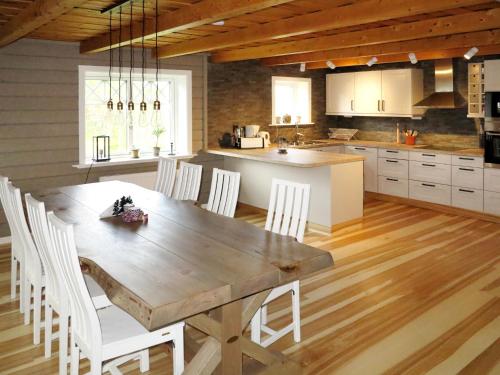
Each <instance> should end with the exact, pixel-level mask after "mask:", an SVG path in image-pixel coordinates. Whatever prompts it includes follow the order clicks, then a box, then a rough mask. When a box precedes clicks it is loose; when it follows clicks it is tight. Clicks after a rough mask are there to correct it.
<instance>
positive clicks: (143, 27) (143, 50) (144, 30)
mask: <svg viewBox="0 0 500 375" xmlns="http://www.w3.org/2000/svg"><path fill="white" fill-rule="evenodd" d="M144 3H145V2H144V1H143V2H142V101H143V102H144V69H145V65H146V50H145V49H144V34H145V33H146V29H145V26H146V24H145V23H146V14H145V11H144Z"/></svg>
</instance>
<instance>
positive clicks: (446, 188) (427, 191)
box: [409, 180, 451, 205]
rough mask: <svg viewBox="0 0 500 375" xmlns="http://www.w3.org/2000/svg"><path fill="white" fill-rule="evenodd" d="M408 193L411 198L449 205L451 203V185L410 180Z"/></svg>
mask: <svg viewBox="0 0 500 375" xmlns="http://www.w3.org/2000/svg"><path fill="white" fill-rule="evenodd" d="M409 195H410V198H411V199H418V200H420V201H425V202H431V203H437V204H446V205H449V204H450V203H451V186H450V185H442V184H435V183H432V182H422V181H413V180H410V182H409Z"/></svg>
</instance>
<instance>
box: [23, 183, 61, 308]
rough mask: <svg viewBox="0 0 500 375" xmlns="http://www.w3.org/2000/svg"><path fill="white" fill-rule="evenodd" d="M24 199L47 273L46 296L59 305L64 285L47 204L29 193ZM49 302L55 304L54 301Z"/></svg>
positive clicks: (34, 237)
mask: <svg viewBox="0 0 500 375" xmlns="http://www.w3.org/2000/svg"><path fill="white" fill-rule="evenodd" d="M24 199H25V201H26V209H27V211H28V219H29V223H30V227H31V232H32V234H33V239H34V241H35V244H36V247H37V249H38V254H39V255H40V259H41V261H42V265H43V269H44V271H45V296H46V298H53V299H55V301H56V302H57V303H59V304H61V303H62V299H63V296H64V294H62V290H61V289H62V285H63V284H62V280H61V275H59V274H58V273H57V266H56V265H55V264H54V263H55V261H54V248H53V245H52V241H51V239H50V234H49V227H48V225H47V214H46V212H45V204H44V203H43V202H40V201H37V200H36V199H35V198H33V197H32V196H31V194H29V193H28V194H25V195H24ZM64 300H66V299H65V298H64ZM49 302H50V303H53V302H54V301H49Z"/></svg>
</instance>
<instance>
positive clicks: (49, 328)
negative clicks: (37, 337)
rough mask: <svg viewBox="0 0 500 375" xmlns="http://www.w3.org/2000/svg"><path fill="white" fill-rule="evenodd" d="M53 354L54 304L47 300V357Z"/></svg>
mask: <svg viewBox="0 0 500 375" xmlns="http://www.w3.org/2000/svg"><path fill="white" fill-rule="evenodd" d="M51 356H52V306H51V305H50V303H48V301H47V300H45V358H50V357H51Z"/></svg>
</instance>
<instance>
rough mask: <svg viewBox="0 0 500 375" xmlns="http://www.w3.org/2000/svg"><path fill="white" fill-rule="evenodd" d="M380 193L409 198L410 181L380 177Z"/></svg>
mask: <svg viewBox="0 0 500 375" xmlns="http://www.w3.org/2000/svg"><path fill="white" fill-rule="evenodd" d="M378 192H379V193H382V194H388V195H396V196H398V197H402V198H408V180H407V179H403V178H394V177H384V176H379V177H378Z"/></svg>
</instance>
